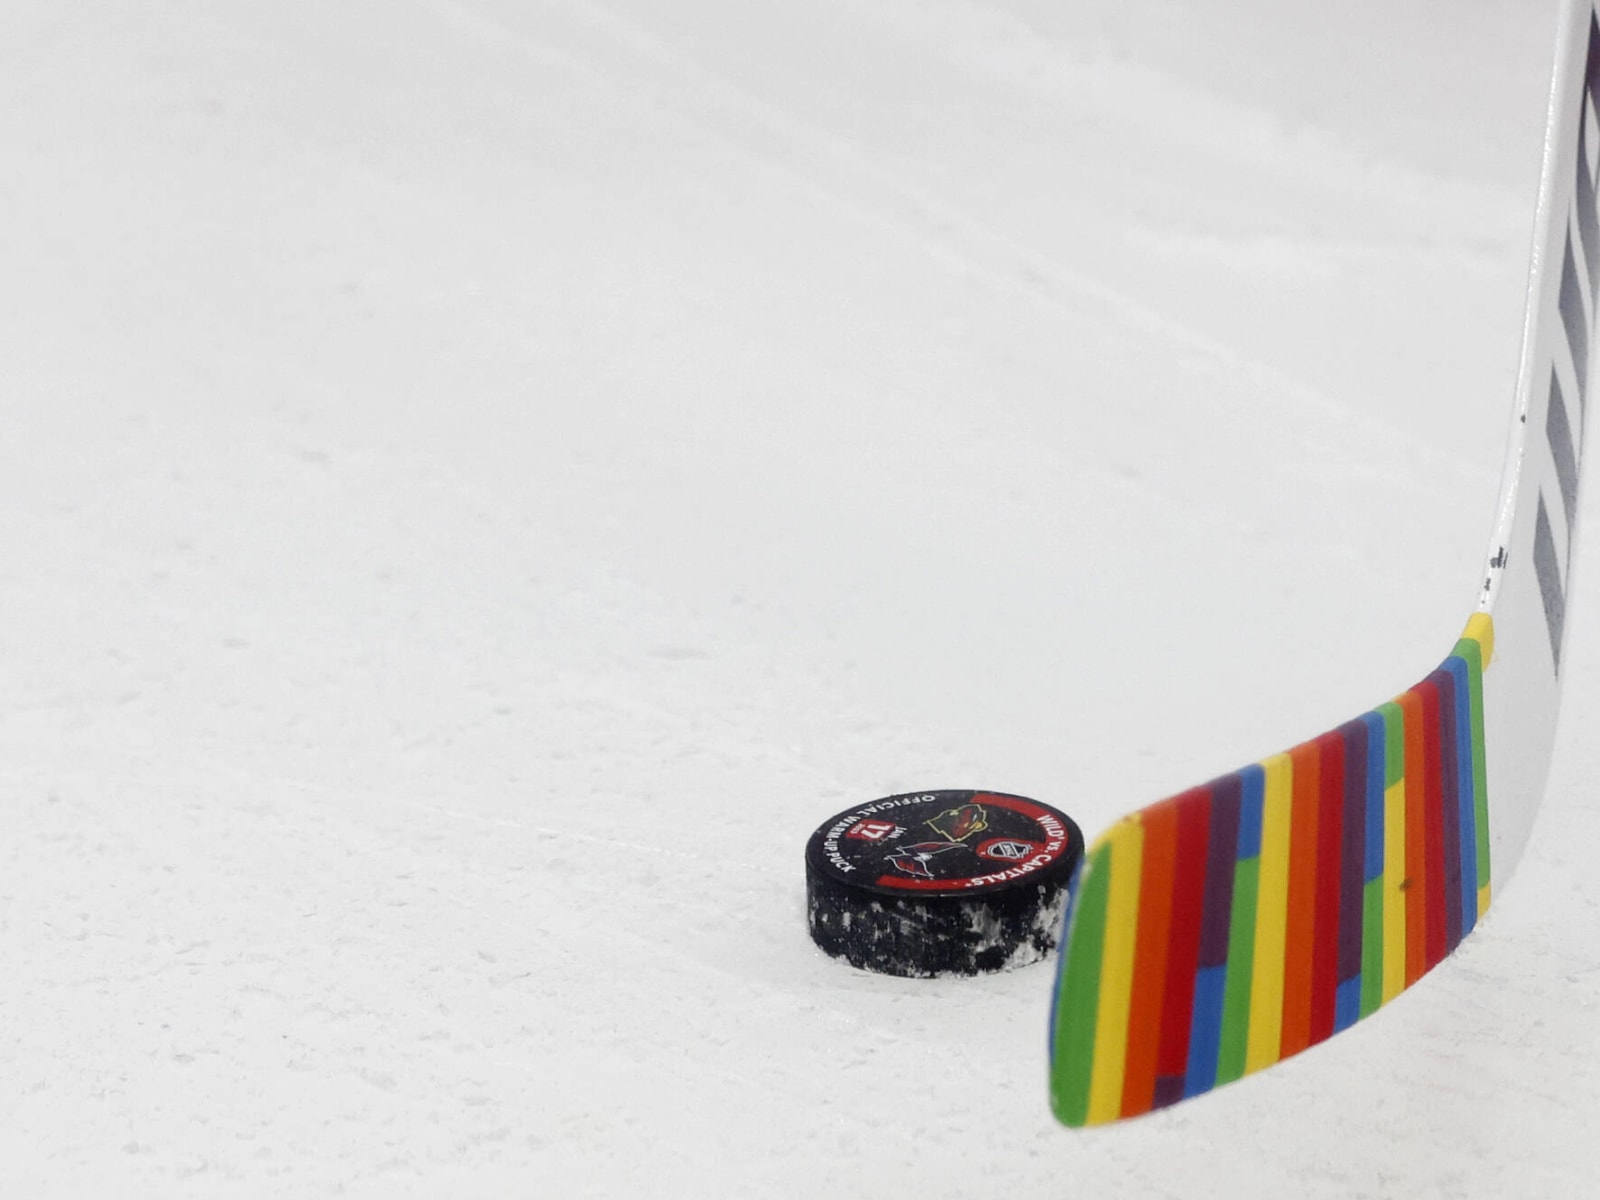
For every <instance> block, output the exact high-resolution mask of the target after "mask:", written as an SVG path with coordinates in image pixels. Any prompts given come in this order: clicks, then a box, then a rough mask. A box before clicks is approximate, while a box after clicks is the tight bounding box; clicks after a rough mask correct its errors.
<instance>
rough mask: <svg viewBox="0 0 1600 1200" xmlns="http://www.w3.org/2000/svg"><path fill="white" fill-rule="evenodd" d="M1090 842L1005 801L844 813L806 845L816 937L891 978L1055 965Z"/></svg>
mask: <svg viewBox="0 0 1600 1200" xmlns="http://www.w3.org/2000/svg"><path fill="white" fill-rule="evenodd" d="M1082 857H1083V834H1082V833H1081V832H1080V831H1079V829H1078V827H1077V825H1075V824H1074V823H1073V821H1072V818H1071V817H1069V816H1067V815H1066V814H1065V813H1063V812H1059V811H1057V810H1056V809H1053V808H1051V807H1049V806H1048V805H1044V804H1040V803H1039V802H1038V801H1037V800H1029V799H1027V798H1026V797H1024V796H1010V795H1006V794H1005V793H1003V792H978V791H939V792H907V793H905V794H904V795H899V796H887V797H885V798H884V799H882V800H874V801H873V802H872V803H870V804H863V805H861V806H860V807H859V808H853V809H851V810H850V811H849V812H843V813H840V814H839V815H838V816H836V817H834V818H832V819H831V820H829V821H828V822H826V823H825V824H824V825H823V826H822V827H821V828H819V829H818V830H817V831H816V832H815V833H813V834H812V835H811V840H810V841H809V842H807V843H806V909H807V915H808V919H809V921H810V924H811V938H812V940H813V941H814V942H816V943H817V945H818V946H820V947H821V948H822V949H823V950H825V951H826V952H827V953H829V954H831V955H833V956H834V957H835V958H842V959H844V960H845V961H846V962H848V963H850V964H851V965H852V966H856V967H863V968H865V969H866V970H869V971H878V972H881V973H883V974H885V975H906V976H916V977H928V976H934V975H982V974H988V973H989V972H992V971H1005V970H1009V969H1010V968H1012V967H1020V966H1023V965H1025V964H1027V963H1031V962H1037V961H1038V960H1039V959H1041V958H1044V957H1045V956H1046V955H1047V954H1049V953H1050V951H1051V950H1053V949H1054V948H1055V946H1056V942H1057V940H1058V938H1059V937H1060V934H1061V920H1062V914H1063V912H1064V911H1065V909H1066V905H1067V886H1068V884H1069V883H1071V881H1072V872H1073V870H1074V869H1075V868H1076V867H1077V865H1078V860H1079V859H1080V858H1082Z"/></svg>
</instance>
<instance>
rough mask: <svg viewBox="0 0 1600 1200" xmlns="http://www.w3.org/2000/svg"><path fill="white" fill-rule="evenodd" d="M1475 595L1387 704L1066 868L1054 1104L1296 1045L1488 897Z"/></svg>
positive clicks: (1383, 993)
mask: <svg viewBox="0 0 1600 1200" xmlns="http://www.w3.org/2000/svg"><path fill="white" fill-rule="evenodd" d="M1493 646H1494V626H1493V623H1492V622H1491V620H1490V618H1489V617H1488V615H1487V614H1484V613H1479V614H1477V615H1475V616H1474V617H1473V618H1472V620H1471V621H1470V622H1468V624H1467V629H1466V633H1465V634H1464V635H1463V636H1462V638H1461V640H1460V641H1459V642H1457V643H1456V647H1455V652H1454V653H1453V654H1451V656H1450V657H1449V658H1447V659H1446V660H1445V661H1444V663H1443V665H1441V666H1440V667H1439V669H1438V670H1436V671H1434V672H1433V673H1432V674H1431V675H1429V676H1428V677H1427V678H1426V679H1424V680H1423V681H1422V682H1421V683H1419V684H1417V685H1416V686H1415V687H1414V688H1412V689H1410V690H1409V691H1407V692H1406V693H1405V694H1404V695H1402V696H1400V697H1398V698H1397V699H1395V700H1394V701H1392V702H1391V703H1388V704H1383V705H1380V706H1378V707H1377V708H1375V709H1373V710H1372V711H1371V712H1369V713H1366V714H1364V715H1362V716H1360V717H1357V718H1356V719H1355V720H1353V721H1350V722H1348V723H1346V724H1344V725H1341V726H1339V728H1337V729H1335V730H1333V731H1332V732H1331V733H1326V734H1323V735H1322V736H1321V737H1319V738H1315V739H1313V740H1311V741H1309V742H1306V743H1304V744H1303V745H1300V746H1296V747H1295V748H1294V749H1293V750H1290V751H1289V752H1288V753H1287V754H1278V755H1274V756H1273V757H1272V758H1268V759H1265V760H1263V761H1261V762H1258V763H1253V764H1252V765H1250V766H1248V767H1245V768H1244V769H1243V770H1241V771H1235V772H1234V773H1233V774H1231V775H1224V776H1223V777H1222V778H1221V779H1217V780H1213V781H1212V782H1211V783H1208V784H1205V785H1204V786H1202V787H1197V788H1194V789H1192V790H1190V791H1187V792H1184V793H1182V794H1181V795H1178V796H1173V797H1172V798H1171V799H1168V800H1164V801H1162V802H1161V803H1159V804H1155V805H1152V806H1151V807H1149V808H1146V809H1144V810H1142V811H1140V812H1137V813H1135V814H1133V815H1132V816H1130V817H1127V818H1125V819H1124V820H1122V821H1120V822H1119V823H1118V824H1116V825H1115V826H1113V827H1112V828H1111V830H1110V831H1109V832H1108V833H1107V834H1106V835H1105V836H1104V837H1102V838H1101V839H1100V841H1099V842H1097V843H1096V844H1095V846H1094V847H1093V848H1092V849H1091V850H1090V851H1089V853H1088V855H1087V856H1086V858H1085V860H1084V865H1083V869H1082V870H1081V871H1080V872H1079V875H1078V879H1077V882H1076V883H1075V885H1074V893H1073V899H1072V907H1071V914H1070V916H1069V925H1068V932H1067V941H1066V945H1065V947H1064V948H1063V950H1062V953H1061V966H1060V977H1059V980H1058V982H1057V986H1056V993H1055V1007H1054V1011H1053V1013H1052V1016H1051V1041H1050V1097H1051V1104H1052V1106H1053V1107H1054V1109H1055V1113H1056V1116H1057V1117H1058V1118H1059V1119H1060V1120H1061V1121H1062V1122H1064V1123H1065V1124H1067V1125H1097V1124H1100V1123H1102V1122H1106V1121H1114V1120H1117V1119H1119V1118H1122V1117H1132V1116H1138V1115H1139V1114H1141V1113H1145V1112H1148V1111H1150V1110H1151V1109H1155V1108H1161V1107H1164V1106H1165V1105H1168V1104H1172V1103H1173V1102H1175V1101H1177V1100H1182V1099H1184V1098H1186V1097H1189V1096H1194V1095H1198V1094H1199V1093H1201V1092H1206V1091H1209V1090H1210V1089H1212V1088H1214V1087H1216V1086H1217V1085H1219V1084H1223V1083H1229V1082H1231V1081H1233V1080H1235V1079H1238V1078H1239V1077H1240V1076H1242V1075H1246V1074H1249V1073H1250V1072H1251V1071H1259V1070H1260V1069H1261V1068H1262V1067H1267V1066H1271V1065H1272V1064H1273V1063H1275V1062H1277V1061H1279V1060H1280V1059H1284V1058H1287V1057H1289V1056H1290V1055H1291V1054H1298V1053H1299V1052H1300V1051H1301V1050H1304V1049H1305V1048H1306V1047H1308V1046H1313V1045H1315V1044H1316V1043H1318V1042H1320V1041H1322V1040H1323V1039H1324V1038H1327V1037H1328V1036H1329V1035H1330V1034H1333V1033H1335V1032H1337V1031H1339V1030H1341V1029H1344V1028H1346V1027H1347V1026H1349V1025H1351V1024H1353V1023H1354V1022H1355V1021H1357V1020H1359V1019H1360V1018H1361V1017H1364V1016H1366V1015H1367V1014H1369V1013H1371V1012H1373V1011H1374V1010H1376V1009H1377V1008H1378V1007H1379V1006H1380V1005H1382V1004H1384V1003H1386V1002H1387V1001H1389V1000H1391V999H1393V998H1394V997H1395V996H1396V995H1398V994H1399V993H1400V992H1401V991H1403V990H1404V989H1405V988H1407V987H1409V986H1411V984H1413V983H1415V982H1416V981H1417V979H1419V978H1420V977H1421V976H1422V975H1423V974H1424V973H1425V972H1426V971H1428V970H1430V969H1431V968H1432V967H1433V966H1434V964H1436V963H1437V962H1439V960H1440V959H1442V958H1444V957H1445V955H1447V954H1449V953H1450V951H1451V950H1453V949H1454V948H1455V946H1456V943H1458V942H1459V941H1460V940H1461V939H1462V938H1463V937H1464V936H1465V935H1466V934H1467V933H1469V932H1470V931H1471V929H1472V927H1473V925H1474V924H1475V923H1476V921H1477V919H1478V917H1479V916H1481V915H1482V913H1483V911H1484V910H1485V908H1487V907H1488V903H1489V825H1488V796H1487V794H1486V787H1485V779H1484V774H1485V772H1484V745H1483V668H1484V664H1485V663H1487V662H1488V661H1489V658H1490V656H1491V653H1492V651H1493Z"/></svg>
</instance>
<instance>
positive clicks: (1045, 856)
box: [808, 791, 1077, 893]
mask: <svg viewBox="0 0 1600 1200" xmlns="http://www.w3.org/2000/svg"><path fill="white" fill-rule="evenodd" d="M1068 827H1069V822H1067V821H1066V820H1065V819H1064V818H1063V817H1062V816H1061V814H1059V813H1057V812H1056V811H1055V810H1054V809H1050V808H1046V807H1045V806H1044V805H1042V804H1037V803H1035V802H1034V801H1032V800H1027V799H1024V798H1023V797H1021V796H1009V795H1004V794H1002V793H998V792H964V791H961V792H957V791H945V792H918V793H910V794H907V795H903V796H889V797H887V798H886V799H883V800H876V801H874V802H873V803H871V804H868V805H864V806H863V807H861V808H858V809H855V810H853V811H851V812H846V813H841V814H839V816H837V817H836V818H834V819H833V820H832V821H830V822H828V823H827V824H826V825H824V826H823V827H822V828H821V829H819V830H817V832H816V833H815V834H814V835H812V842H811V846H810V848H809V850H808V855H809V856H810V858H811V861H812V863H813V865H814V867H815V868H816V869H818V870H821V871H822V872H824V873H825V874H827V875H829V876H831V877H833V878H834V879H837V880H839V881H841V882H844V881H850V882H852V883H853V884H856V885H859V886H866V887H869V888H872V889H873V890H875V891H884V892H891V893H892V892H904V891H906V890H911V891H919V892H951V893H960V892H970V891H972V890H974V889H995V888H1000V887H1005V886H1007V885H1010V884H1014V883H1017V882H1019V881H1022V880H1025V879H1028V878H1030V877H1031V876H1033V875H1035V874H1036V873H1037V872H1040V871H1046V872H1047V873H1048V872H1049V869H1050V867H1051V864H1052V863H1055V864H1057V868H1056V869H1057V870H1059V866H1060V864H1061V863H1062V862H1063V861H1065V860H1066V859H1067V858H1069V857H1070V856H1071V855H1072V854H1075V853H1076V852H1077V851H1076V849H1073V848H1069V842H1070V835H1069V833H1068Z"/></svg>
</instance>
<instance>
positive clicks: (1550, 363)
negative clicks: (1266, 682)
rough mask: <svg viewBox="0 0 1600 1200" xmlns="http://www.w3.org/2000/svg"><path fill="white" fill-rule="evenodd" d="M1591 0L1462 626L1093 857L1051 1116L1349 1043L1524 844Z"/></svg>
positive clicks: (1567, 348) (1573, 502)
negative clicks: (1436, 656)
mask: <svg viewBox="0 0 1600 1200" xmlns="http://www.w3.org/2000/svg"><path fill="white" fill-rule="evenodd" d="M1595 3H1596V0H1566V2H1565V3H1564V5H1563V9H1562V18H1561V36H1560V40H1559V47H1558V51H1557V57H1556V65H1555V75H1554V82H1553V84H1552V88H1551V97H1550V109H1549V115H1548V123H1547V127H1546V134H1545V149H1544V163H1543V169H1542V172H1541V178H1540V185H1539V198H1538V207H1537V212H1536V218H1535V225H1534V247H1533V250H1534V253H1533V267H1532V271H1531V273H1530V277H1529V282H1528V297H1527V308H1526V315H1525V317H1524V321H1523V333H1522V353H1521V360H1520V364H1519V371H1518V376H1517V390H1516V399H1515V406H1514V411H1513V419H1512V425H1511V437H1510V441H1509V445H1508V448H1507V453H1506V465H1505V472H1504V476H1503V479H1502V484H1501V492H1500V499H1499V502H1498V506H1497V511H1496V518H1495V527H1494V536H1493V539H1492V541H1491V543H1490V548H1489V556H1488V564H1487V567H1486V570H1485V574H1484V581H1483V586H1482V592H1481V595H1480V596H1479V602H1478V607H1477V611H1476V612H1475V613H1473V615H1472V617H1471V619H1470V620H1469V621H1468V622H1467V627H1466V631H1465V633H1464V634H1463V635H1462V637H1461V639H1460V640H1459V641H1457V642H1456V644H1455V647H1454V649H1453V650H1452V651H1451V653H1450V655H1449V657H1447V658H1446V659H1445V661H1444V662H1443V664H1441V665H1440V667H1439V668H1438V669H1437V670H1435V671H1434V672H1433V673H1432V674H1430V675H1429V676H1428V677H1427V678H1426V679H1424V680H1422V681H1421V682H1420V683H1418V684H1417V685H1416V686H1415V687H1413V688H1411V689H1409V690H1408V691H1406V692H1404V693H1403V694H1401V695H1400V696H1398V697H1396V698H1395V699H1394V700H1392V701H1390V702H1388V703H1386V704H1381V705H1379V706H1378V707H1376V708H1374V709H1373V710H1372V711H1370V712H1367V713H1364V714H1362V715H1361V716H1359V717H1357V718H1356V719H1354V720H1352V721H1349V722H1347V723H1345V724H1343V725H1341V726H1339V727H1338V728H1337V729H1335V730H1333V731H1331V732H1329V733H1325V734H1323V735H1322V736H1321V737H1318V738H1313V739H1312V740H1310V741H1307V742H1304V743H1302V744H1301V745H1299V746H1296V747H1295V748H1294V749H1292V750H1290V751H1288V752H1287V753H1284V754H1278V755H1274V756H1273V757H1271V758H1267V759H1264V760H1262V761H1260V762H1258V763H1254V764H1252V765H1250V766H1247V767H1245V768H1243V769H1242V770H1239V771H1235V772H1233V773H1232V774H1230V775H1225V776H1223V777H1222V778H1220V779H1216V780H1213V781H1212V782H1210V783H1207V784H1204V785H1202V786H1200V787H1197V788H1193V789H1191V790H1189V791H1186V792H1183V793H1181V794H1180V795H1177V796H1174V797H1172V798H1170V799H1168V800H1164V801H1161V802H1160V803H1158V804H1154V805H1152V806H1150V807H1149V808H1146V809H1143V810H1141V811H1139V812H1137V813H1134V814H1133V815H1131V816H1129V817H1126V818H1124V819H1123V820H1121V821H1119V822H1118V823H1117V824H1116V825H1114V826H1113V827H1112V828H1111V829H1110V830H1109V831H1108V832H1107V833H1106V834H1105V835H1104V836H1103V837H1102V838H1101V839H1100V840H1099V841H1098V842H1097V843H1096V844H1095V845H1094V846H1093V847H1092V848H1091V849H1090V851H1089V853H1088V854H1087V855H1086V857H1085V859H1084V864H1083V868H1082V869H1081V871H1080V872H1079V874H1078V878H1077V880H1076V882H1075V884H1074V892H1073V899H1072V903H1071V908H1070V910H1069V914H1068V919H1067V932H1066V937H1065V939H1064V940H1063V944H1062V948H1061V958H1060V968H1059V972H1058V975H1057V979H1056V990H1055V997H1054V1004H1053V1006H1052V1010H1051V1030H1050V1032H1051V1037H1050V1100H1051V1106H1052V1108H1053V1109H1054V1111H1055V1114H1056V1117H1057V1118H1058V1119H1059V1120H1061V1121H1062V1122H1063V1123H1064V1124H1067V1125H1072V1126H1080V1125H1096V1124H1101V1123H1104V1122H1108V1121H1115V1120H1119V1119H1121V1118H1125V1117H1134V1116H1139V1115H1140V1114H1143V1113H1146V1112H1149V1111H1151V1110H1152V1109H1156V1108H1162V1107H1165V1106H1167V1105H1170V1104H1173V1103H1175V1102H1177V1101H1179V1100H1184V1099H1188V1098H1190V1097H1193V1096H1198V1095H1202V1094H1204V1093H1206V1092H1208V1091H1210V1090H1211V1089H1213V1088H1215V1087H1217V1086H1218V1085H1220V1084H1224V1083H1229V1082H1231V1081H1233V1080H1235V1079H1238V1078H1240V1077H1241V1076H1243V1075H1247V1074H1250V1073H1251V1072H1254V1071H1259V1070H1261V1069H1262V1068H1264V1067H1269V1066H1271V1065H1272V1064H1274V1063H1276V1062H1280V1061H1282V1060H1283V1059H1285V1058H1288V1057H1290V1056H1291V1055H1294V1054H1297V1053H1299V1052H1300V1051H1301V1050H1304V1049H1306V1048H1307V1047H1309V1046H1313V1045H1316V1044H1317V1043H1318V1042H1321V1041H1323V1040H1325V1039H1326V1038H1328V1037H1330V1036H1331V1035H1333V1034H1334V1033H1337V1032H1339V1031H1340V1030H1343V1029H1346V1028H1348V1027H1349V1026H1350V1025H1352V1024H1354V1023H1355V1022H1356V1021H1358V1020H1359V1019H1361V1018H1362V1017H1365V1016H1367V1015H1368V1014H1370V1013H1372V1012H1373V1011H1375V1010H1376V1009H1377V1008H1379V1007H1380V1006H1382V1005H1383V1004H1385V1003H1387V1002H1388V1001H1389V1000H1392V999H1393V998H1394V997H1395V996H1396V995H1398V994H1399V993H1400V992H1401V991H1403V990H1404V989H1406V988H1408V987H1410V986H1411V985H1412V984H1413V983H1415V982H1416V981H1417V980H1418V979H1419V978H1421V977H1422V975H1424V974H1425V973H1426V972H1428V971H1429V970H1430V969H1432V968H1433V967H1434V966H1435V965H1436V964H1437V963H1439V962H1440V961H1441V960H1442V959H1443V958H1444V957H1445V956H1446V955H1448V954H1449V953H1450V952H1451V951H1452V950H1454V949H1455V947H1456V945H1457V944H1458V943H1459V942H1460V941H1461V939H1462V938H1463V937H1465V936H1466V935H1467V934H1468V933H1470V932H1471V931H1472V929H1473V927H1474V925H1475V924H1476V923H1477V921H1478V919H1479V918H1480V917H1481V916H1482V915H1483V913H1484V911H1485V910H1486V908H1487V907H1488V904H1489V899H1490V889H1491V884H1492V882H1495V881H1499V882H1502V883H1503V882H1504V880H1505V879H1506V878H1508V877H1509V875H1510V872H1511V870H1512V868H1513V867H1514V865H1515V863H1516V860H1517V859H1518V858H1519V857H1520V855H1521V853H1522V848H1523V846H1524V844H1525V843H1526V841H1527V839H1528V834H1529V832H1530V830H1531V828H1532V825H1533V818H1534V813H1535V810H1536V809H1537V807H1538V804H1539V799H1540V796H1541V795H1542V793H1543V791H1544V783H1545V777H1546V775H1547V773H1548V770H1549V760H1550V753H1551V748H1552V745H1553V742H1554V737H1555V718H1556V707H1557V703H1558V701H1559V698H1560V685H1561V648H1562V643H1563V638H1564V634H1565V629H1566V617H1567V612H1568V599H1569V592H1570V581H1571V577H1570V569H1571V565H1572V562H1571V558H1572V547H1573V530H1574V521H1575V519H1576V515H1577V492H1578V468H1579V463H1580V461H1581V445H1582V443H1581V438H1582V431H1583V427H1584V410H1585V405H1586V399H1587V397H1586V393H1587V388H1588V383H1589V353H1590V348H1591V342H1592V339H1593V336H1594V333H1595V329H1596V315H1595V307H1596V301H1597V297H1600V220H1597V213H1596V199H1595V196H1596V184H1595V174H1596V172H1595V160H1596V157H1597V155H1600V126H1597V120H1596V115H1597V107H1600V20H1597V18H1596V14H1595V7H1594V6H1595ZM1491 866H1492V868H1493V869H1492V870H1491Z"/></svg>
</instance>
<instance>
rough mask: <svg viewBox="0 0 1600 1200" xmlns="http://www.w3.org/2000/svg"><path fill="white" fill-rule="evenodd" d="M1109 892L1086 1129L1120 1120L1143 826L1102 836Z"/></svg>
mask: <svg viewBox="0 0 1600 1200" xmlns="http://www.w3.org/2000/svg"><path fill="white" fill-rule="evenodd" d="M1108 840H1109V841H1110V843H1111V888H1110V894H1109V896H1108V898H1107V901H1106V924H1105V931H1106V933H1105V948H1104V949H1103V950H1102V951H1101V955H1100V1004H1099V1023H1098V1024H1097V1025H1096V1027H1095V1033H1094V1073H1093V1075H1092V1076H1091V1077H1090V1084H1089V1124H1091V1125H1098V1124H1100V1123H1101V1122H1103V1121H1115V1120H1116V1119H1117V1118H1118V1117H1119V1116H1121V1115H1122V1081H1123V1077H1124V1070H1125V1067H1126V1065H1127V1051H1128V1000H1129V996H1130V994H1131V990H1132V987H1133V951H1134V946H1135V945H1136V943H1137V941H1138V927H1139V880H1140V876H1141V873H1142V871H1141V868H1142V866H1143V863H1144V824H1143V823H1142V822H1141V821H1140V820H1138V819H1137V817H1135V818H1134V819H1132V820H1126V821H1122V822H1120V823H1119V824H1118V825H1117V826H1116V827H1115V828H1114V829H1113V830H1112V831H1111V833H1110V834H1109V835H1108Z"/></svg>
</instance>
